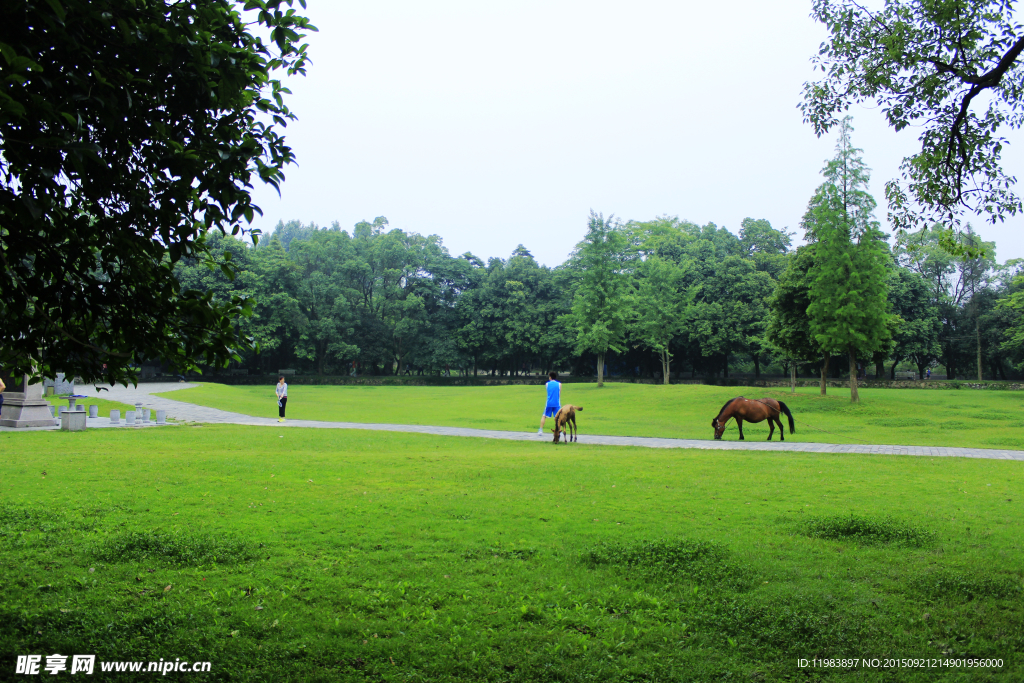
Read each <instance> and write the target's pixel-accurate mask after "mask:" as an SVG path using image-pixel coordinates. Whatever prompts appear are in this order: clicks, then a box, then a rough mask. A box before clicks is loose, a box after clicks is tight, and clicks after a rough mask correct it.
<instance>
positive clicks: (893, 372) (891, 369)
mask: <svg viewBox="0 0 1024 683" xmlns="http://www.w3.org/2000/svg"><path fill="white" fill-rule="evenodd" d="M899 364H900V362H899V361H898V360H894V361H893V362H892V366H890V367H889V379H893V380H894V379H896V366H897V365H899Z"/></svg>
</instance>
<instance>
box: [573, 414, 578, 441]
mask: <svg viewBox="0 0 1024 683" xmlns="http://www.w3.org/2000/svg"><path fill="white" fill-rule="evenodd" d="M579 433H580V431H579V429H578V428H577V427H576V416H575V415H573V416H572V440H573V442H576V441H579V439H577V438H576V435H577V434H579Z"/></svg>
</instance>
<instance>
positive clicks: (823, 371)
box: [820, 353, 829, 396]
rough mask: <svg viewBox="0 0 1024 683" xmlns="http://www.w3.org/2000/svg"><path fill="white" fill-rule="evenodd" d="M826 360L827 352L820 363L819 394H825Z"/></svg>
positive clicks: (827, 358) (826, 378) (827, 359)
mask: <svg viewBox="0 0 1024 683" xmlns="http://www.w3.org/2000/svg"><path fill="white" fill-rule="evenodd" d="M828 361H829V354H827V353H826V354H825V356H824V358H823V359H822V363H821V387H820V388H821V395H822V396H824V395H825V385H826V384H827V383H828Z"/></svg>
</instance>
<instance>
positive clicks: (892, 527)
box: [801, 514, 935, 548]
mask: <svg viewBox="0 0 1024 683" xmlns="http://www.w3.org/2000/svg"><path fill="white" fill-rule="evenodd" d="M801 533H803V534H805V535H807V536H810V537H811V538H824V539H828V540H831V541H841V540H853V541H856V542H857V543H860V544H862V545H882V544H889V545H899V546H906V547H911V548H921V547H923V546H926V545H929V544H930V543H931V542H932V540H934V538H935V532H933V531H928V530H927V529H923V528H921V527H916V526H913V525H911V524H907V523H905V522H901V521H899V520H896V519H893V518H892V517H882V518H878V519H875V518H872V517H865V516H860V515H854V514H850V515H835V516H832V517H812V518H811V519H808V520H807V521H805V522H804V523H803V528H802V529H801Z"/></svg>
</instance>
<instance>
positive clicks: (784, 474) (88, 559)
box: [0, 388, 1024, 681]
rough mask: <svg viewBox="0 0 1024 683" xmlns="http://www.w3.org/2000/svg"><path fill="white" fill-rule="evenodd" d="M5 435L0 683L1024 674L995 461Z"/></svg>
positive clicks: (266, 435) (392, 441)
mask: <svg viewBox="0 0 1024 683" xmlns="http://www.w3.org/2000/svg"><path fill="white" fill-rule="evenodd" d="M573 389H574V391H575V388H573ZM305 391H306V390H305V389H304V388H303V389H300V390H298V391H296V396H297V397H301V396H304V395H306V394H305V393H304V392H305ZM567 393H568V392H567ZM608 393H609V395H614V393H613V392H608ZM936 393H938V392H936ZM950 393H952V392H950ZM943 396H944V395H943ZM566 398H567V400H573V399H572V398H569V397H568V396H567V397H566ZM715 400H716V401H717V399H715ZM805 400H809V399H805ZM296 403H297V404H298V405H302V399H298V400H297V401H296ZM595 412H599V411H595ZM350 419H355V418H351V417H350ZM0 452H2V453H3V454H4V457H3V458H0V653H2V657H0V679H21V678H23V677H21V676H14V675H13V674H12V672H13V670H14V664H13V660H14V657H13V655H15V654H31V653H36V654H43V655H47V654H51V653H55V652H59V653H65V654H72V653H80V654H96V655H97V658H98V660H99V661H111V660H150V661H157V660H159V659H160V658H164V659H173V658H178V657H180V658H182V659H184V660H188V661H210V662H211V663H212V668H211V671H210V673H209V674H188V675H185V674H182V675H179V676H178V677H177V679H178V680H195V681H202V680H232V681H669V680H671V681H708V680H744V681H778V680H833V679H835V680H838V679H840V678H843V679H845V678H849V679H852V680H857V681H894V680H898V681H1019V680H1021V678H1022V676H1024V655H1022V652H1024V600H1022V597H1024V592H1022V567H1024V541H1022V539H1024V528H1022V520H1024V515H1022V512H1021V510H1022V507H1021V506H1022V504H1024V488H1022V484H1024V476H1022V465H1021V463H1019V462H1010V461H998V460H974V459H957V458H914V457H899V456H877V455H876V456H867V455H849V454H800V453H752V452H715V451H686V450H678V451H662V450H653V449H633V448H611V447H597V446H585V445H578V446H570V447H563V448H555V447H553V446H551V445H550V444H546V443H528V442H527V443H518V442H494V441H490V440H485V439H458V438H444V437H433V436H426V435H416V434H393V433H380V432H360V431H333V430H312V429H309V430H307V429H275V428H273V427H260V428H254V427H242V426H181V427H170V428H166V429H161V430H123V431H122V430H118V431H113V430H93V431H87V432H84V433H59V432H36V433H10V432H7V433H0ZM815 657H817V658H835V657H845V658H853V657H856V658H858V660H859V659H860V658H869V659H870V658H878V659H880V660H882V661H883V662H884V660H885V659H886V658H891V657H897V658H910V657H925V658H929V659H931V658H937V659H945V658H949V657H977V658H983V659H988V658H994V659H1002V663H1003V665H1002V667H996V668H985V669H972V670H965V669H963V668H942V667H940V668H930V669H929V668H924V669H910V668H889V669H887V670H882V669H871V668H868V669H865V668H862V667H860V666H858V667H857V668H850V667H847V668H845V669H835V670H822V669H816V670H810V669H801V668H799V667H798V664H797V660H798V659H799V658H807V659H813V658H815ZM44 662H45V660H44ZM98 666H99V665H97V667H98ZM149 676H152V674H149ZM171 678H175V676H174V675H172V676H171ZM97 679H99V680H119V679H118V677H117V675H115V674H103V675H99V672H98V671H97ZM123 679H124V680H141V679H146V680H148V679H149V678H148V677H147V676H146V675H142V676H135V677H134V678H130V677H127V676H125V677H124V678H123Z"/></svg>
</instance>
